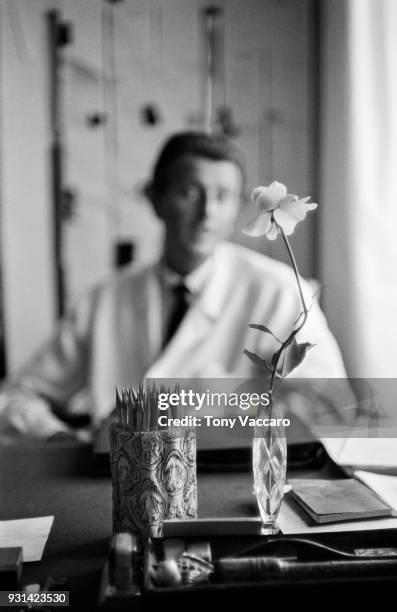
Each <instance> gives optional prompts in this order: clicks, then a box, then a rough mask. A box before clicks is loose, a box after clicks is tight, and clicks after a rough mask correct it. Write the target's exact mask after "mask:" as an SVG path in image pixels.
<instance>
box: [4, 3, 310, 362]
mask: <svg viewBox="0 0 397 612" xmlns="http://www.w3.org/2000/svg"><path fill="white" fill-rule="evenodd" d="M0 7H1V83H0V86H1V92H2V93H1V124H2V134H1V150H2V170H1V173H2V232H1V236H2V247H1V253H2V269H3V304H4V319H5V321H6V325H5V336H6V346H7V363H8V366H9V369H10V370H13V369H14V368H16V367H17V366H18V365H20V364H21V363H22V362H23V361H24V360H25V359H26V357H27V356H28V355H29V354H30V353H31V351H32V349H33V348H34V347H35V346H36V345H37V344H38V343H39V342H40V341H41V340H42V339H43V338H44V337H45V336H46V335H47V334H48V332H49V331H50V329H51V327H52V325H53V320H54V317H55V316H56V303H55V302H56V297H54V270H53V236H52V232H53V206H52V191H51V145H52V139H53V134H52V133H51V120H50V111H51V92H52V88H53V86H54V83H53V79H52V80H51V61H52V60H53V58H52V59H51V55H53V50H52V51H51V49H50V44H49V30H48V11H54V10H55V11H58V18H59V21H60V23H65V24H66V25H67V26H68V27H69V28H70V30H69V32H68V34H67V36H68V37H69V38H70V40H69V42H67V44H65V45H64V46H59V47H58V51H57V53H58V59H59V66H58V80H59V93H58V105H59V124H60V125H59V127H60V137H61V144H62V149H63V151H62V160H63V162H62V166H63V180H62V183H63V192H64V195H63V198H64V199H63V201H62V202H61V206H62V207H63V208H62V211H63V218H62V228H61V231H62V237H63V244H62V253H61V265H62V267H63V272H64V281H65V295H66V302H68V303H69V302H70V301H73V299H74V298H75V297H76V295H77V294H79V292H81V291H82V290H84V288H86V287H87V286H89V285H91V284H92V283H93V282H95V281H97V280H98V279H100V278H102V277H103V276H104V275H106V274H108V273H109V272H110V271H111V269H112V267H113V262H114V258H115V248H116V246H115V245H116V244H117V243H118V242H125V241H127V242H132V243H133V245H134V247H135V250H134V253H135V260H136V262H137V263H139V262H141V261H146V260H149V259H152V258H154V257H155V256H156V254H157V253H158V251H159V248H160V244H161V228H160V227H159V224H158V222H157V220H156V218H155V217H154V215H153V213H152V210H151V208H150V205H149V204H148V202H147V201H146V200H145V198H144V196H143V194H142V188H143V186H144V184H145V181H146V180H147V179H148V178H149V176H150V170H151V166H152V163H153V160H154V156H155V154H156V151H157V150H158V147H159V145H160V144H161V143H162V141H163V140H164V138H166V137H167V136H168V135H169V134H170V133H172V132H173V131H175V130H180V129H202V128H203V125H204V115H205V88H206V81H207V78H208V75H207V72H208V71H207V65H206V64H207V60H206V58H207V52H208V51H207V48H206V40H207V38H206V29H205V23H206V21H205V14H204V11H205V9H207V8H209V7H210V8H216V9H218V11H219V12H218V13H216V15H215V19H214V38H215V39H216V40H215V54H216V55H215V63H214V84H213V102H214V122H215V123H217V122H218V125H217V126H216V127H218V128H219V124H220V122H222V117H223V121H224V122H226V123H228V129H229V130H230V133H231V134H232V137H233V138H234V139H235V141H236V143H237V144H238V145H239V146H240V147H241V148H242V149H243V151H244V153H245V155H246V157H247V167H248V189H249V190H251V189H252V188H253V187H254V186H255V185H257V184H267V183H268V182H270V181H271V180H275V179H279V180H281V181H283V182H285V183H286V184H287V185H288V186H289V188H290V191H292V192H294V193H298V194H302V195H304V194H309V193H311V192H312V188H313V160H312V136H313V129H312V116H313V78H312V77H313V74H312V72H313V71H312V62H313V59H312V53H311V45H312V42H313V41H312V25H313V24H312V11H313V7H312V3H311V2H310V1H306V0H298V1H296V0H283V1H279V0H225V1H223V2H222V1H220V2H217V3H214V4H211V3H208V2H204V1H203V0H145V1H144V2H143V1H142V0H124V1H121V2H116V3H111V2H108V1H106V0H103V1H101V0H95V1H93V0H63V1H59V2H52V1H45V0H11V1H10V0H1V3H0ZM252 214H253V210H252V208H250V207H246V208H244V209H243V211H242V215H241V220H240V224H239V227H241V226H242V225H243V224H244V222H245V221H246V219H248V218H251V217H252ZM309 226H310V222H309V223H308V224H307V225H306V226H305V227H304V226H303V225H302V226H301V227H300V228H299V230H298V232H297V235H296V237H295V241H296V247H297V250H298V253H297V256H298V258H299V259H300V262H301V267H302V272H303V273H304V274H305V275H309V276H311V275H312V274H313V267H314V264H313V251H312V248H311V231H310V227H309ZM235 239H236V240H238V241H240V242H242V241H244V238H243V236H242V235H241V233H240V231H239V230H238V231H237V232H236V236H235ZM248 244H249V246H253V247H256V248H258V249H267V252H268V253H271V249H273V250H274V251H275V255H276V256H277V255H279V256H280V257H282V256H283V250H282V248H281V247H280V245H278V244H274V245H270V243H269V244H266V243H265V241H264V240H252V239H251V240H249V242H248Z"/></svg>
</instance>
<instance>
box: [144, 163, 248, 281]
mask: <svg viewBox="0 0 397 612" xmlns="http://www.w3.org/2000/svg"><path fill="white" fill-rule="evenodd" d="M167 185H168V186H167V188H166V189H165V191H164V193H162V194H160V195H159V196H158V197H157V200H156V202H155V208H156V211H157V214H158V215H159V217H160V218H161V219H162V220H163V221H164V223H165V228H166V253H165V255H166V258H167V259H168V261H169V263H170V264H171V265H173V267H174V268H175V269H177V266H178V262H179V261H181V262H185V263H186V264H187V265H188V266H189V268H191V269H193V268H194V267H195V266H197V265H199V264H200V263H201V262H202V261H204V260H205V259H206V258H207V257H208V256H209V255H211V253H212V252H213V250H214V248H215V246H216V245H217V243H218V242H220V241H221V240H223V239H225V238H227V237H228V236H229V235H230V234H231V232H232V231H233V228H234V224H235V221H236V217H237V213H238V210H239V205H240V197H241V190H242V175H241V171H240V169H239V167H238V166H237V165H236V164H234V163H233V162H231V161H216V160H211V159H206V158H205V157H197V156H194V155H185V156H183V157H181V158H180V159H177V160H176V161H175V163H174V164H173V165H172V166H171V168H170V171H169V175H168V183H167ZM177 271H178V269H177Z"/></svg>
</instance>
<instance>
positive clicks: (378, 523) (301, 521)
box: [277, 496, 397, 535]
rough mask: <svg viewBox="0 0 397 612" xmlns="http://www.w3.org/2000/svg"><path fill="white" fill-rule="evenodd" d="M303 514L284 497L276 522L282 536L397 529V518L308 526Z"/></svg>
mask: <svg viewBox="0 0 397 612" xmlns="http://www.w3.org/2000/svg"><path fill="white" fill-rule="evenodd" d="M305 517H306V515H305V513H304V511H303V510H301V509H300V508H299V506H297V505H296V504H295V503H294V502H293V501H292V500H290V499H289V497H288V496H286V497H284V499H283V503H282V506H281V510H280V514H279V516H278V519H277V522H278V524H279V527H280V529H281V532H282V533H283V534H284V535H296V534H298V533H334V532H337V531H338V532H340V531H370V530H378V529H397V518H394V517H392V518H389V517H388V518H377V519H366V520H364V521H344V522H338V523H327V524H326V525H311V524H310V525H309V524H308V523H307V520H305Z"/></svg>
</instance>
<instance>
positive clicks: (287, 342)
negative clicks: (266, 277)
mask: <svg viewBox="0 0 397 612" xmlns="http://www.w3.org/2000/svg"><path fill="white" fill-rule="evenodd" d="M272 221H273V223H274V224H275V225H276V227H277V229H278V231H279V232H280V234H281V236H282V239H283V241H284V244H285V247H286V249H287V252H288V255H289V258H290V260H291V264H292V268H293V270H294V274H295V279H296V283H297V285H298V290H299V297H300V299H301V302H302V307H303V317H302V321H301V323H300V324H299V325H298V327H296V328H295V329H294V330H292V332H291V333H290V335H289V336H288V338H287V339H286V340H284V342H282V344H281V347H280V348H279V350H278V351H277V353H276V355H277V357H276V359H275V363H274V365H273V371H272V376H271V379H270V389H269V396H270V399H272V396H273V386H274V380H275V377H276V373H277V366H278V364H279V362H280V359H281V357H282V356H283V353H284V351H285V350H286V349H287V348H288V346H289V345H290V344H291V342H292V340H293V339H294V338H295V336H296V334H297V333H298V332H299V331H300V330H301V329H302V327H303V326H304V324H305V323H306V320H307V315H308V313H309V311H308V309H307V306H306V302H305V298H304V296H303V291H302V285H301V282H300V278H299V270H298V266H297V263H296V259H295V256H294V254H293V252H292V249H291V245H290V243H289V241H288V238H287V236H286V235H285V232H284V230H283V228H282V227H281V225H279V224H278V223H277V221H276V220H275V218H274V216H273V215H272ZM298 320H299V319H298ZM270 405H272V404H270Z"/></svg>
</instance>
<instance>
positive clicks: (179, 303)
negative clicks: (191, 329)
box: [163, 283, 189, 347]
mask: <svg viewBox="0 0 397 612" xmlns="http://www.w3.org/2000/svg"><path fill="white" fill-rule="evenodd" d="M172 293H173V297H174V300H173V301H174V304H173V308H172V310H171V315H170V318H169V320H168V327H167V332H166V334H165V337H164V342H163V347H165V346H166V345H167V344H168V342H169V341H170V340H171V338H172V336H173V335H174V334H175V332H176V330H177V329H178V327H179V325H180V323H181V321H182V319H183V317H184V316H185V314H186V311H187V310H188V308H189V301H188V297H189V289H188V288H187V287H186V285H185V284H184V283H180V284H179V285H176V286H175V287H174V288H173V290H172Z"/></svg>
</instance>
